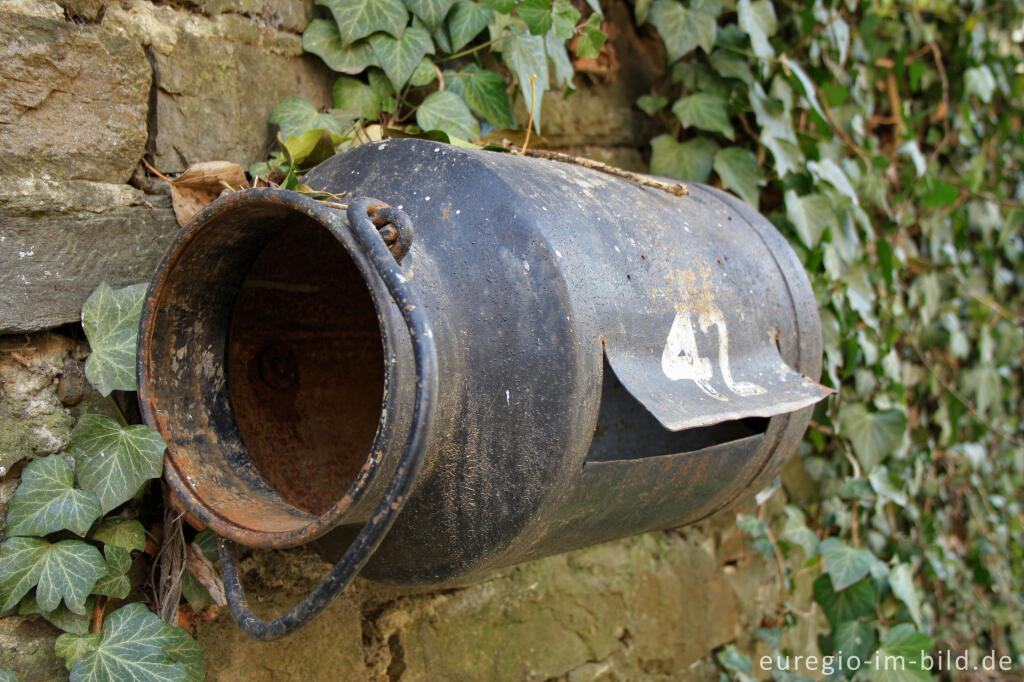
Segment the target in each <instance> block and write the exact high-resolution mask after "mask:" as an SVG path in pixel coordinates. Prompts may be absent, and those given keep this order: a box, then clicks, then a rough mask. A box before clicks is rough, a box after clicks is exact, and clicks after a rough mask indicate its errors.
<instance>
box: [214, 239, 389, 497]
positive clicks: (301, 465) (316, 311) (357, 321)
mask: <svg viewBox="0 0 1024 682" xmlns="http://www.w3.org/2000/svg"><path fill="white" fill-rule="evenodd" d="M226 364H227V373H228V390H229V392H230V395H231V404H232V406H233V408H234V416H235V421H236V423H237V424H238V430H239V433H240V435H241V438H242V442H243V443H244V444H245V447H246V449H247V450H248V451H249V456H250V457H251V458H252V461H253V463H254V464H255V465H256V467H257V468H258V469H259V471H260V473H262V474H263V476H264V477H265V478H266V479H267V482H268V483H270V485H271V486H272V487H273V488H274V489H275V490H277V491H278V492H279V493H280V494H281V495H282V496H283V497H284V498H285V499H286V500H288V501H289V502H291V503H292V504H293V505H295V506H296V507H299V508H300V509H303V510H305V511H308V512H310V513H313V514H317V515H319V514H323V513H324V512H326V511H327V510H329V509H330V508H332V507H333V506H334V505H335V504H336V503H337V502H338V500H339V499H340V498H341V497H342V496H343V495H344V494H345V491H346V490H348V488H349V486H350V485H351V484H352V482H353V481H354V480H355V478H356V475H357V474H358V473H359V470H360V469H361V468H362V466H363V463H364V462H365V460H366V457H367V455H368V453H369V452H370V449H371V447H372V445H373V439H374V435H375V434H376V430H377V422H378V420H379V418H380V412H381V403H382V399H383V393H384V357H383V348H382V345H381V334H380V329H379V327H378V324H377V313H376V310H375V309H374V306H373V301H372V299H371V298H370V294H369V290H368V289H367V287H366V284H365V283H364V281H363V279H362V276H361V275H360V273H359V271H358V270H357V269H356V267H355V264H354V263H353V262H352V259H351V257H350V256H349V255H348V253H347V252H346V251H345V249H344V247H343V246H342V245H341V244H340V243H339V242H338V241H337V240H336V239H335V238H334V236H333V235H331V234H330V233H329V232H328V231H327V230H325V229H324V228H323V227H321V226H320V225H318V224H314V223H311V222H308V221H304V222H300V223H298V224H295V225H292V226H289V227H287V228H285V229H283V230H281V231H280V232H279V233H278V234H277V235H275V236H274V237H273V238H271V239H270V241H269V242H268V243H267V244H266V246H265V247H264V248H263V249H262V251H261V252H260V253H259V255H258V256H257V257H256V260H255V261H254V262H253V264H252V266H251V267H250V268H249V271H248V273H247V274H246V276H245V279H244V280H243V281H242V284H241V287H240V289H239V291H238V295H237V298H236V301H235V308H234V312H233V314H232V317H231V325H230V330H229V333H228V345H227V363H226Z"/></svg>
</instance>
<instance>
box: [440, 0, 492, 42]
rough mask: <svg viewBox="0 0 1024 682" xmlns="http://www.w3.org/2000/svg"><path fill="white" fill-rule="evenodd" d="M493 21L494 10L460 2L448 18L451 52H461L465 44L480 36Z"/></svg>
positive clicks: (465, 0)
mask: <svg viewBox="0 0 1024 682" xmlns="http://www.w3.org/2000/svg"><path fill="white" fill-rule="evenodd" d="M493 19H494V10H492V9H491V8H490V7H488V6H487V5H484V4H483V3H480V2H470V1H469V0H460V2H459V3H458V4H457V5H455V9H454V10H452V14H451V16H450V17H448V34H449V35H450V36H451V39H452V50H453V51H454V50H461V49H462V48H463V46H465V44H466V43H468V42H469V41H471V40H472V39H473V38H476V37H477V36H478V35H480V31H482V30H484V29H485V28H487V26H488V25H489V24H490V23H491V20H493Z"/></svg>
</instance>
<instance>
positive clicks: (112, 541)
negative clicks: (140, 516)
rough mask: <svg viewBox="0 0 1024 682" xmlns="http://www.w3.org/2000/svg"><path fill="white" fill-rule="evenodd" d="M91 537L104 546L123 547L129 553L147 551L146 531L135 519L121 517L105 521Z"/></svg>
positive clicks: (101, 522)
mask: <svg viewBox="0 0 1024 682" xmlns="http://www.w3.org/2000/svg"><path fill="white" fill-rule="evenodd" d="M90 537H91V538H92V539H93V540H97V541H98V542H102V543H103V544H104V545H113V546H114V547H123V548H124V549H127V550H128V551H132V550H139V551H141V550H144V549H146V529H145V528H143V527H142V524H141V523H139V522H138V521H136V520H135V519H125V518H122V517H120V516H112V517H110V518H107V519H103V520H102V521H100V523H99V525H98V526H96V530H94V531H93V532H92V535H91V536H90Z"/></svg>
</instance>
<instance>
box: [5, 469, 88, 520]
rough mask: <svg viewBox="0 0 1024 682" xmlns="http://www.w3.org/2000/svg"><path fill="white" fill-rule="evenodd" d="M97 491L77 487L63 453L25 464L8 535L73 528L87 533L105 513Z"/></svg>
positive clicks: (12, 505) (11, 506) (9, 517)
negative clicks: (101, 507)
mask: <svg viewBox="0 0 1024 682" xmlns="http://www.w3.org/2000/svg"><path fill="white" fill-rule="evenodd" d="M101 513H102V512H101V510H100V501H99V498H98V497H96V493H94V492H92V491H89V490H76V489H75V476H74V472H73V471H72V470H71V465H70V464H69V463H68V460H67V459H65V458H64V456H63V455H50V456H49V457H43V458H42V459H37V460H35V461H32V462H29V463H28V464H27V465H25V469H24V471H22V474H21V483H20V484H19V485H18V488H17V490H15V491H14V496H13V497H12V498H11V501H10V503H9V507H8V512H7V535H47V534H49V533H54V532H56V531H58V530H64V529H67V530H70V531H73V532H75V533H77V534H78V535H85V533H86V531H88V530H89V527H90V526H91V525H92V523H93V521H95V520H96V519H98V518H99V517H100V514H101Z"/></svg>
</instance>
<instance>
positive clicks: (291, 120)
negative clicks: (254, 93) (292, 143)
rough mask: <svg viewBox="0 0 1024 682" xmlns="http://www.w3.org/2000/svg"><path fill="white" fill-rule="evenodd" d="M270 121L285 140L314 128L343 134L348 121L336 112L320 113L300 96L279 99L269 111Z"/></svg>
mask: <svg viewBox="0 0 1024 682" xmlns="http://www.w3.org/2000/svg"><path fill="white" fill-rule="evenodd" d="M270 122H271V123H273V124H274V125H276V126H277V127H278V128H280V129H281V137H283V138H285V139H286V140H287V139H288V138H291V137H299V136H301V135H303V134H304V133H308V132H310V131H314V130H317V131H319V130H328V131H330V132H331V133H333V134H335V135H344V134H345V132H346V129H347V128H348V125H349V121H346V120H344V119H343V118H341V117H340V116H338V115H337V114H333V113H327V114H322V113H320V112H319V111H317V108H316V107H315V106H313V104H312V103H310V102H307V101H306V100H304V99H302V98H301V97H288V98H285V99H283V100H281V103H280V104H278V105H277V106H276V107H275V108H274V110H273V111H272V112H270Z"/></svg>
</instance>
